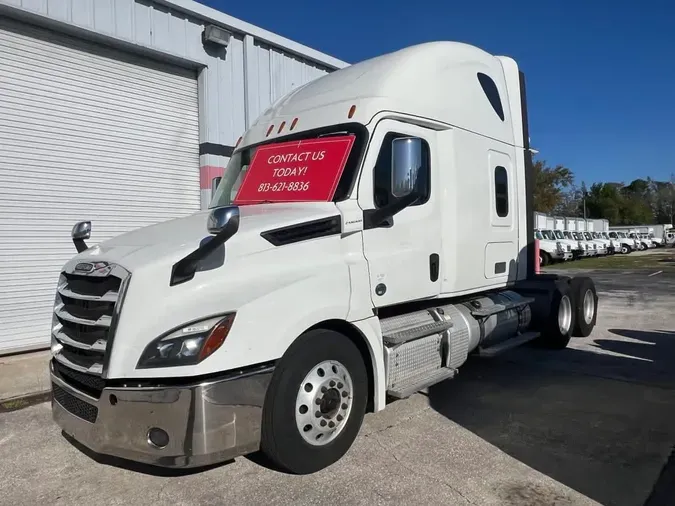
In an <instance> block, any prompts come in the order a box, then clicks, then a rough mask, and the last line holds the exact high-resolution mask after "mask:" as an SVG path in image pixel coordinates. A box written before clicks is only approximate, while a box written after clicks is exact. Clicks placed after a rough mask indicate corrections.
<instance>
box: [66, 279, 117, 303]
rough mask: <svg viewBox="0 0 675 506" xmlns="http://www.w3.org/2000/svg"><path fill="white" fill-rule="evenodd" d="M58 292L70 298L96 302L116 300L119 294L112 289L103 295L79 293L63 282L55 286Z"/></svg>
mask: <svg viewBox="0 0 675 506" xmlns="http://www.w3.org/2000/svg"><path fill="white" fill-rule="evenodd" d="M57 290H58V292H59V293H60V294H61V295H63V296H64V297H68V298H70V299H78V300H92V301H96V302H117V298H118V296H119V294H118V293H117V292H114V291H112V290H111V291H109V292H107V293H105V294H104V295H101V296H100V297H99V296H98V295H83V294H81V293H77V292H73V291H72V290H70V289H69V288H68V283H63V284H61V285H59V286H58V288H57Z"/></svg>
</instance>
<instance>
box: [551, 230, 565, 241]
mask: <svg viewBox="0 0 675 506" xmlns="http://www.w3.org/2000/svg"><path fill="white" fill-rule="evenodd" d="M553 233H554V234H555V237H556V239H564V238H565V236H564V235H563V233H562V232H561V231H560V230H556V231H554V232H553Z"/></svg>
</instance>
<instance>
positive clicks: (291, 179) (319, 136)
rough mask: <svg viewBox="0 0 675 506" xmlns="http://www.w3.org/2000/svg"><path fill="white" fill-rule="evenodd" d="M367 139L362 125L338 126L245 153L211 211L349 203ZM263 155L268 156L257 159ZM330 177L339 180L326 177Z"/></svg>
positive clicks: (235, 158)
mask: <svg viewBox="0 0 675 506" xmlns="http://www.w3.org/2000/svg"><path fill="white" fill-rule="evenodd" d="M366 137H367V131H366V130H365V127H363V126H361V125H356V124H348V125H334V126H332V127H329V128H321V129H317V130H310V131H307V132H301V133H299V134H294V135H287V136H285V137H281V138H277V139H274V141H273V142H263V143H260V144H257V145H253V146H247V147H244V148H241V149H240V150H239V151H237V152H235V153H234V154H233V155H232V157H231V158H230V161H229V162H228V164H227V167H226V168H225V171H224V173H223V177H222V179H221V181H220V184H219V185H218V189H217V190H216V192H215V194H214V195H213V198H212V199H211V203H210V204H209V208H214V207H221V206H228V205H232V204H235V203H236V204H253V203H262V202H265V203H278V202H312V201H314V202H319V201H322V202H326V201H330V200H333V201H339V200H344V199H345V198H347V196H348V195H349V193H350V191H351V188H352V184H353V181H354V177H355V176H356V172H357V168H358V164H359V161H360V158H361V152H362V147H363V146H364V145H365V141H366ZM297 141H300V142H297ZM258 151H260V153H261V154H262V155H263V156H261V157H259V158H258V159H256V158H255V156H256V153H257V152H258ZM267 155H269V156H267ZM254 161H255V164H254V165H252V164H253V162H254ZM252 167H253V169H254V170H253V171H250V170H249V169H250V168H252ZM326 172H329V173H330V176H331V177H332V176H335V177H332V179H331V177H326ZM317 174H318V177H317ZM249 175H250V179H247V176H249ZM336 178H337V181H335V179H336ZM244 181H246V185H245V186H244V191H241V192H240V190H241V189H242V183H244ZM235 199H236V200H237V201H236V202H235Z"/></svg>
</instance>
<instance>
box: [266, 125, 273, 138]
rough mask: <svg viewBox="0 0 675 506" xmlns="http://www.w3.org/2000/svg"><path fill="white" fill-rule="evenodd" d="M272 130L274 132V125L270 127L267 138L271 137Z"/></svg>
mask: <svg viewBox="0 0 675 506" xmlns="http://www.w3.org/2000/svg"><path fill="white" fill-rule="evenodd" d="M272 130H274V125H270V127H269V128H268V129H267V135H266V136H265V137H269V136H270V134H271V133H272Z"/></svg>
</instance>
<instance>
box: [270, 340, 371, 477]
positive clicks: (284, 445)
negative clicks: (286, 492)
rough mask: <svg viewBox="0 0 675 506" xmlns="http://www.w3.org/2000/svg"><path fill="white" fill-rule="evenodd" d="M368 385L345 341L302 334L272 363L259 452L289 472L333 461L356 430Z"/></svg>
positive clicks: (357, 354)
mask: <svg viewBox="0 0 675 506" xmlns="http://www.w3.org/2000/svg"><path fill="white" fill-rule="evenodd" d="M368 388H369V387H368V374H367V372H366V366H365V364H364V361H363V358H362V356H361V353H360V351H359V349H358V348H357V346H356V345H355V344H354V343H353V342H352V340H351V339H349V338H348V337H346V336H345V335H343V334H340V333H338V332H334V331H331V330H324V329H317V330H312V331H309V332H307V333H306V334H304V335H302V336H301V337H300V338H298V340H297V341H296V342H295V343H293V345H292V346H291V347H290V348H289V350H288V351H287V352H286V354H285V355H284V356H283V357H282V359H281V360H280V362H279V364H278V365H277V367H276V369H275V371H274V375H273V377H272V381H271V383H270V387H269V389H268V391H267V395H266V397H265V405H264V407H263V420H262V428H261V430H262V434H261V449H262V451H263V453H264V454H265V455H266V456H267V457H268V458H269V459H270V460H272V461H273V462H274V463H275V464H276V465H277V466H279V467H280V468H281V469H283V470H285V471H288V472H291V473H294V474H309V473H313V472H316V471H319V470H321V469H323V468H325V467H328V466H330V465H331V464H333V463H335V462H336V461H338V460H339V459H340V458H341V457H342V456H343V455H344V454H345V453H347V451H348V450H349V448H350V447H351V445H352V443H353V442H354V439H356V436H357V434H358V432H359V429H360V428H361V423H362V422H363V417H364V415H365V410H366V402H367V399H368Z"/></svg>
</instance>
